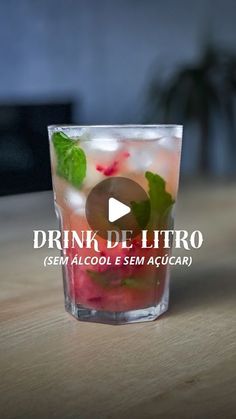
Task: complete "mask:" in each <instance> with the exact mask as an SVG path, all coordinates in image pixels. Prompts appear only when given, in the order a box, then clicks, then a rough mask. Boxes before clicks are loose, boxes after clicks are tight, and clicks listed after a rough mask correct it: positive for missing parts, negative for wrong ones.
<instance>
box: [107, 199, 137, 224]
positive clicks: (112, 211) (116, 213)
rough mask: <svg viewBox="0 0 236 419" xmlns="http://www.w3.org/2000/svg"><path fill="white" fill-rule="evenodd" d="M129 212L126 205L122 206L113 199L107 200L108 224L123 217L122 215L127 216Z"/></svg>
mask: <svg viewBox="0 0 236 419" xmlns="http://www.w3.org/2000/svg"><path fill="white" fill-rule="evenodd" d="M130 211H131V209H130V207H128V205H125V204H123V203H122V202H120V201H118V199H115V198H109V201H108V219H109V221H110V223H114V221H116V220H119V218H122V217H124V215H127V214H129V213H130Z"/></svg>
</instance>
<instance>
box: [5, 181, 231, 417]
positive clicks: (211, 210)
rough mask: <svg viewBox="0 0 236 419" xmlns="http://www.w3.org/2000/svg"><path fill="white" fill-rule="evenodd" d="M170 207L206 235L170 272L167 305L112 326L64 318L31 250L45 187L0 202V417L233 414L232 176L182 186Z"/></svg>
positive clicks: (182, 222) (49, 219)
mask: <svg viewBox="0 0 236 419" xmlns="http://www.w3.org/2000/svg"><path fill="white" fill-rule="evenodd" d="M177 214H178V216H177V223H176V227H177V228H185V229H190V230H194V229H200V230H202V231H203V233H204V238H205V243H204V245H203V247H202V249H201V250H198V251H195V252H194V253H193V257H194V262H193V265H192V266H191V268H190V269H187V268H182V269H180V268H175V269H173V271H172V283H171V285H172V286H171V305H170V310H169V311H168V313H167V314H166V315H164V316H163V317H162V318H161V319H159V320H157V321H156V322H151V323H141V324H133V325H127V326H117V327H116V326H107V325H101V324H91V323H90V324H89V323H82V322H81V323H80V322H78V321H76V320H75V319H74V318H72V317H71V316H69V315H68V314H67V313H66V312H65V311H64V308H63V293H62V280H61V271H60V268H59V267H55V266H54V267H47V268H44V267H43V264H42V261H43V257H44V256H45V255H46V254H47V253H48V250H47V249H43V250H34V249H33V247H32V230H33V229H49V228H56V227H57V221H56V218H55V215H54V210H53V203H52V193H50V192H43V193H36V194H27V195H20V196H12V197H4V198H1V199H0V219H1V225H0V231H1V235H0V245H1V256H0V269H1V294H0V295H1V298H0V304H1V305H0V307H1V326H0V327H1V329H0V333H1V342H0V351H1V353H0V355H1V358H0V360H1V379H0V399H1V400H0V410H1V412H0V417H1V419H9V418H24V419H31V418H32V419H34V418H43V419H45V418H56V419H60V418H63V419H67V418H81V419H104V418H105V419H106V418H111V419H113V418H114V419H116V418H117V419H122V418H125V419H126V418H133V419H139V418H140V419H149V418H181V419H184V418H187V419H189V418H203V419H211V418H214V419H215V418H224V419H227V418H233V417H235V410H236V399H235V363H236V357H235V291H236V185H235V184H230V183H228V184H227V185H218V186H217V185H214V184H209V185H205V186H204V187H203V186H201V185H192V186H191V187H190V186H187V187H185V188H182V191H181V193H180V198H179V205H178V208H177ZM56 253H57V252H56V251H50V254H56ZM178 254H182V252H178Z"/></svg>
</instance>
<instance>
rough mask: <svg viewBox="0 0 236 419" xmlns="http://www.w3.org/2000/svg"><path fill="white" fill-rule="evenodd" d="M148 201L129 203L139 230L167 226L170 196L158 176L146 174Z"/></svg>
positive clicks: (163, 182)
mask: <svg viewBox="0 0 236 419" xmlns="http://www.w3.org/2000/svg"><path fill="white" fill-rule="evenodd" d="M145 177H146V179H147V181H148V187H149V188H148V195H149V199H148V200H146V201H142V202H131V211H132V213H133V214H134V216H135V218H136V220H137V222H138V225H139V227H140V228H142V229H144V228H145V227H146V226H148V229H154V228H159V227H162V228H164V227H165V226H166V224H167V218H168V216H169V214H170V210H171V209H172V206H173V204H174V202H175V201H174V199H173V198H172V196H171V194H170V193H169V192H167V191H166V182H165V181H164V179H163V178H162V177H161V176H159V175H158V174H155V173H152V172H146V173H145Z"/></svg>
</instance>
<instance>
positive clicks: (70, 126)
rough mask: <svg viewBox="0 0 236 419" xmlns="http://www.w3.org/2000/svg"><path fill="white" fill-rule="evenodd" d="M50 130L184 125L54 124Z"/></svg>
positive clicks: (178, 127) (172, 126) (145, 127)
mask: <svg viewBox="0 0 236 419" xmlns="http://www.w3.org/2000/svg"><path fill="white" fill-rule="evenodd" d="M47 128H48V130H50V131H52V130H56V129H83V128H102V129H104V128H114V129H122V128H124V129H129V128H130V129H132V128H141V129H147V128H152V129H153V128H161V129H163V128H170V129H173V128H177V129H182V128H183V125H181V124H115V125H112V124H111V125H109V124H106V125H77V124H52V125H48V127H47Z"/></svg>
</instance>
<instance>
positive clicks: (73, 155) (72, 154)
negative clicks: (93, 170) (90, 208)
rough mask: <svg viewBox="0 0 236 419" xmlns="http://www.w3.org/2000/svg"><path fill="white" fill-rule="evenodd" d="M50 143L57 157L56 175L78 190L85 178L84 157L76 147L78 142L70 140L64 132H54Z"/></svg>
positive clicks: (81, 151) (80, 149) (82, 152)
mask: <svg viewBox="0 0 236 419" xmlns="http://www.w3.org/2000/svg"><path fill="white" fill-rule="evenodd" d="M52 142H53V146H54V149H55V153H56V157H57V168H56V170H57V175H58V176H60V177H63V178H64V179H66V180H67V181H68V182H70V183H71V184H72V185H73V186H75V187H76V188H79V187H80V186H81V184H82V182H83V180H84V178H85V176H86V166H87V164H86V156H85V153H84V151H83V150H82V148H80V147H79V146H78V144H79V141H78V140H71V139H70V138H69V137H68V136H67V135H66V134H64V132H54V134H53V135H52Z"/></svg>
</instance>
